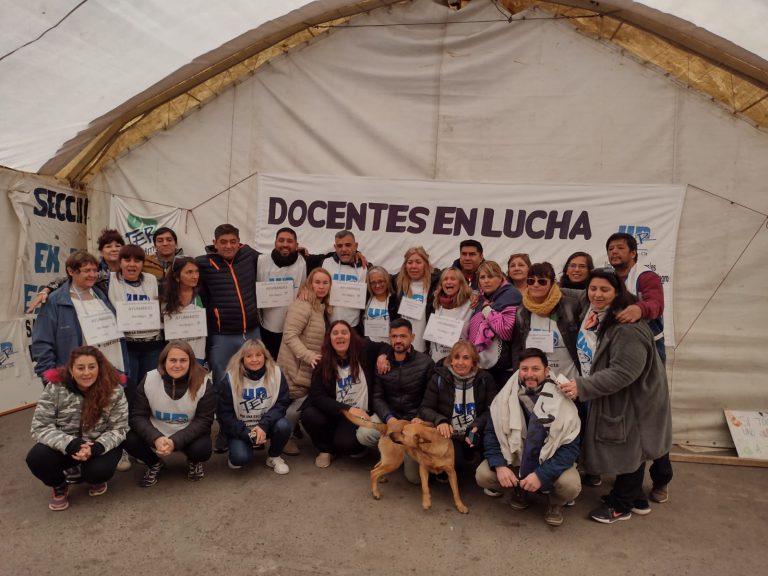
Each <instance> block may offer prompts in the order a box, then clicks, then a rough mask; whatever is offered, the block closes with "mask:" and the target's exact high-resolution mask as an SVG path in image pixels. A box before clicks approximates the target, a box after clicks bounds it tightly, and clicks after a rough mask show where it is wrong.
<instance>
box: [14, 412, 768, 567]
mask: <svg viewBox="0 0 768 576" xmlns="http://www.w3.org/2000/svg"><path fill="white" fill-rule="evenodd" d="M31 418H32V410H25V411H23V412H18V413H15V414H11V415H8V416H3V417H0V456H1V460H0V463H1V466H0V529H1V531H2V532H1V533H2V537H1V538H0V575H2V576H6V575H8V576H22V575H28V574H29V575H32V574H34V575H38V576H44V575H49V574H50V575H57V576H61V575H70V574H72V575H75V574H77V575H83V576H88V575H91V574H93V575H96V574H98V575H102V574H149V575H154V574H163V573H166V574H171V573H172V574H191V575H197V574H213V573H216V574H218V575H219V576H224V575H230V574H232V575H241V574H242V575H246V574H253V575H257V574H268V575H271V574H275V575H320V574H333V575H354V576H360V575H366V576H370V575H379V574H382V575H383V574H387V575H390V574H437V573H442V574H462V573H467V574H469V573H472V574H512V573H518V574H526V575H527V574H568V575H569V576H573V575H580V574H584V575H587V574H590V575H592V574H598V575H612V574H623V575H631V574H642V575H644V576H649V575H667V574H674V575H675V576H683V575H686V574H691V575H697V576H706V575H709V574H712V575H715V574H717V575H718V576H720V575H723V574H732V573H734V572H738V573H741V574H755V575H757V574H765V573H766V566H768V546H766V542H765V541H766V536H768V490H767V488H768V469H767V468H746V467H736V466H715V465H703V464H683V463H676V464H675V479H674V481H673V483H672V484H671V490H670V500H669V502H668V503H666V504H654V505H653V511H652V513H651V514H650V515H648V516H645V517H640V516H636V515H635V516H633V517H632V518H631V519H630V520H628V521H625V522H619V523H616V524H612V525H602V524H598V523H596V522H594V521H592V520H589V519H588V518H587V513H588V512H589V510H590V509H592V508H593V507H594V506H595V505H596V504H597V502H598V500H599V497H600V495H601V494H602V493H604V492H606V491H607V484H608V483H609V482H606V483H604V485H603V486H602V487H600V488H584V490H583V492H582V495H581V496H580V497H579V499H578V500H577V502H576V505H575V506H574V507H572V508H569V509H567V511H566V519H565V523H564V524H563V525H562V526H561V527H559V528H552V527H549V526H547V525H546V524H545V523H544V521H543V514H544V509H545V500H544V498H543V497H541V498H540V499H539V500H537V501H536V502H535V504H534V505H533V506H532V507H531V508H529V509H528V510H525V511H522V512H516V511H514V510H512V509H511V508H510V507H509V506H507V505H506V503H505V500H502V499H492V498H488V497H487V496H485V495H484V494H483V493H482V491H481V490H480V489H479V488H478V487H477V486H476V485H475V483H474V478H473V476H472V475H471V474H465V475H463V476H462V477H461V478H460V484H461V491H462V497H463V499H464V502H465V503H466V504H467V505H468V506H469V507H470V510H471V511H470V513H469V514H468V515H462V514H459V513H458V512H457V511H456V510H455V509H454V507H453V504H452V501H451V497H450V489H449V487H448V486H447V485H443V484H433V485H432V494H433V508H432V510H430V511H428V512H424V511H422V510H421V506H420V492H419V489H418V487H415V486H411V485H410V484H408V483H407V482H406V481H405V479H404V478H403V476H402V474H401V473H398V474H396V475H393V476H392V477H391V478H390V481H389V482H388V483H387V484H383V485H382V494H383V496H382V500H381V501H375V500H373V498H372V497H371V495H370V492H369V479H368V471H369V469H370V468H371V467H372V466H373V465H374V464H375V463H376V460H377V458H376V455H375V454H373V453H371V454H369V456H368V457H366V458H363V459H361V460H349V459H339V460H335V461H334V462H333V464H332V465H331V467H330V468H327V469H324V470H320V469H318V468H316V467H315V466H314V455H315V451H314V449H313V448H312V446H311V444H310V442H309V440H308V439H306V438H305V439H304V440H302V441H301V442H300V446H301V447H302V454H301V455H300V456H295V457H291V458H287V461H288V464H289V465H290V466H291V472H290V474H288V475H285V476H278V475H277V474H275V473H274V472H272V471H271V470H270V469H268V468H267V467H266V466H264V459H265V458H266V454H265V453H264V452H257V454H256V459H255V461H254V464H253V465H252V466H251V467H250V468H244V469H242V470H230V469H229V468H227V459H226V456H223V455H216V454H214V456H213V458H212V459H211V461H210V462H209V463H208V464H207V465H206V477H205V478H204V479H203V480H202V481H201V482H198V483H194V484H193V483H190V482H189V481H188V480H186V477H185V466H184V460H183V457H181V456H174V457H173V458H171V459H169V464H170V466H169V468H168V469H166V470H165V471H164V474H163V475H162V476H161V478H160V481H159V482H158V484H157V485H155V486H154V487H152V488H147V489H142V488H139V487H138V486H137V482H138V480H139V478H140V477H141V475H142V472H143V468H144V467H143V466H141V465H138V464H134V466H133V468H132V469H131V470H130V471H128V472H118V473H117V475H116V476H115V478H114V479H113V480H112V481H111V482H110V484H109V491H108V492H107V493H106V494H105V495H103V496H100V497H97V498H92V497H89V496H88V493H87V488H86V487H85V486H83V485H78V486H75V487H73V488H72V490H71V492H70V502H71V506H70V508H69V510H66V511H64V512H51V511H49V510H48V507H47V500H48V496H49V489H48V488H46V487H45V486H43V485H42V483H40V482H39V481H38V480H36V479H35V478H34V477H33V476H32V474H31V473H30V472H29V470H28V469H27V467H26V465H25V463H24V458H25V456H26V452H27V450H29V448H30V447H31V446H32V440H31V438H30V435H29V424H30V421H31Z"/></svg>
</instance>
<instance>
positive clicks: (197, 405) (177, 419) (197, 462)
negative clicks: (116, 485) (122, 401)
mask: <svg viewBox="0 0 768 576" xmlns="http://www.w3.org/2000/svg"><path fill="white" fill-rule="evenodd" d="M215 405H216V398H215V396H214V393H213V386H212V385H211V380H210V378H209V377H208V374H207V373H206V371H205V368H203V367H202V366H200V365H199V364H198V363H197V362H196V361H195V353H194V352H193V351H192V347H191V346H190V345H189V343H187V342H186V341H184V340H172V341H171V342H169V343H168V344H167V345H166V346H165V348H163V351H162V352H160V359H159V361H158V366H157V370H152V371H151V372H148V373H147V375H146V377H145V378H144V381H143V382H142V383H141V384H139V388H138V390H137V391H136V399H135V401H134V405H133V406H132V407H131V418H130V422H131V430H130V432H128V437H127V438H126V440H125V449H126V451H127V452H128V453H129V454H130V455H131V456H133V457H134V458H136V459H138V460H141V461H143V462H144V463H145V464H146V465H147V470H146V472H144V477H143V478H142V479H141V481H140V482H139V485H140V486H142V487H145V488H146V487H149V486H153V485H154V484H156V483H157V477H158V475H159V474H160V469H161V468H162V467H163V461H162V460H161V457H164V456H170V455H171V454H172V453H173V452H183V453H184V454H185V455H186V456H187V478H189V479H190V480H192V481H193V482H196V481H198V480H202V478H203V476H205V472H204V470H203V462H205V461H206V460H208V459H209V458H210V457H211V452H212V447H211V425H212V424H213V412H214V409H215Z"/></svg>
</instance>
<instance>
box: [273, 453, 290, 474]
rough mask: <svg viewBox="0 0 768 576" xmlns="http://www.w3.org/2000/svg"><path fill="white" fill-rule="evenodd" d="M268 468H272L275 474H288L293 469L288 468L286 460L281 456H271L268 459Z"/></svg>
mask: <svg viewBox="0 0 768 576" xmlns="http://www.w3.org/2000/svg"><path fill="white" fill-rule="evenodd" d="M267 466H269V467H270V468H272V470H274V471H275V474H288V472H290V471H291V469H290V468H288V464H286V463H285V460H283V459H282V458H281V457H280V456H275V457H274V458H272V457H271V456H270V457H269V458H267Z"/></svg>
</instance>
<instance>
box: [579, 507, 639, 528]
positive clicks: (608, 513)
mask: <svg viewBox="0 0 768 576" xmlns="http://www.w3.org/2000/svg"><path fill="white" fill-rule="evenodd" d="M589 517H590V518H592V520H595V521H597V522H600V523H602V524H613V523H614V522H618V521H620V520H629V519H630V518H632V512H619V511H618V510H616V509H614V508H612V507H611V506H608V505H607V504H603V505H602V506H600V508H595V509H594V510H592V512H590V513H589Z"/></svg>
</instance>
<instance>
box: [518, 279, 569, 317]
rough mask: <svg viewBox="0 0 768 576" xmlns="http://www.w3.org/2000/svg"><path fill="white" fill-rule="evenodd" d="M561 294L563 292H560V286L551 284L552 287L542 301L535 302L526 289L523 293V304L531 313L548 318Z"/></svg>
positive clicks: (558, 301)
mask: <svg viewBox="0 0 768 576" xmlns="http://www.w3.org/2000/svg"><path fill="white" fill-rule="evenodd" d="M562 296H563V293H562V292H560V286H558V285H557V284H552V288H550V289H549V294H547V297H546V298H545V299H544V302H542V303H541V304H537V303H536V302H534V301H533V299H532V298H531V296H530V294H529V293H528V291H527V290H526V291H525V293H524V294H523V306H525V307H526V308H527V309H528V310H530V312H531V314H536V315H537V316H541V317H543V318H549V315H550V314H552V310H554V309H555V308H557V305H558V304H559V303H560V298H562Z"/></svg>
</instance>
